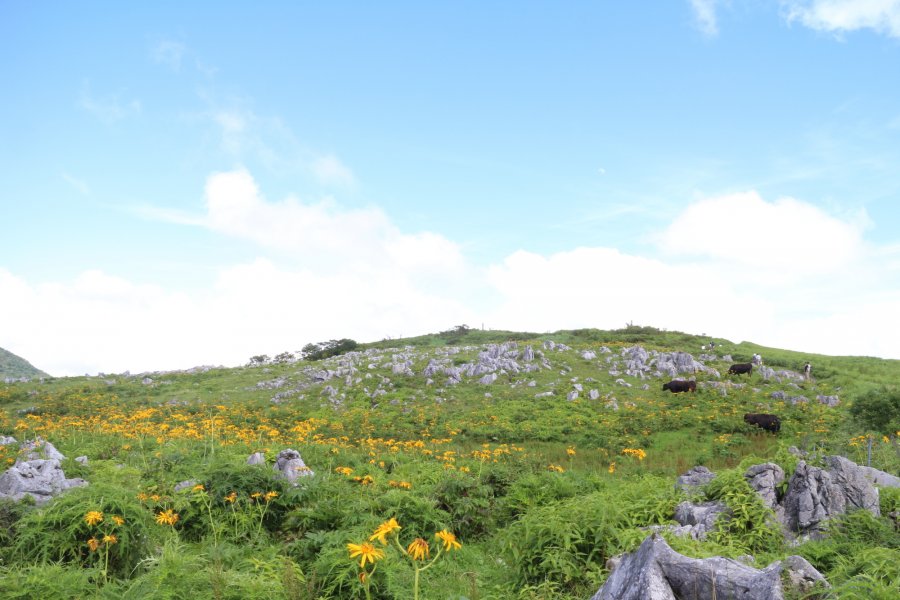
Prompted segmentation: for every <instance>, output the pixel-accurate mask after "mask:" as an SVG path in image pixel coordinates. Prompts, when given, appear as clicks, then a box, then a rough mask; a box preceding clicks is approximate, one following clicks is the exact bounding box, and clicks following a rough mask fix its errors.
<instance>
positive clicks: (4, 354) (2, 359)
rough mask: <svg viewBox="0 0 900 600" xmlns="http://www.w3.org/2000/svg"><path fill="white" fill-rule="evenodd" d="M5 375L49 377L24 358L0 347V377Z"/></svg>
mask: <svg viewBox="0 0 900 600" xmlns="http://www.w3.org/2000/svg"><path fill="white" fill-rule="evenodd" d="M6 377H17V378H18V377H49V375H48V374H47V373H44V372H43V371H41V370H40V369H36V368H35V367H34V366H33V365H32V364H31V363H30V362H28V361H27V360H25V359H24V358H22V357H20V356H16V355H15V354H13V353H12V352H10V351H9V350H4V349H3V348H0V378H6Z"/></svg>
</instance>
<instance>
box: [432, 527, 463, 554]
mask: <svg viewBox="0 0 900 600" xmlns="http://www.w3.org/2000/svg"><path fill="white" fill-rule="evenodd" d="M434 537H436V538H438V539H439V540H441V541H442V542H444V550H458V549H459V548H462V544H460V543H459V542H458V541H457V540H456V535H454V534H453V533H451V532H449V531H447V530H446V529H442V530H440V531H438V532H437V533H435V534H434Z"/></svg>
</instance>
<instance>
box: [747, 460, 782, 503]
mask: <svg viewBox="0 0 900 600" xmlns="http://www.w3.org/2000/svg"><path fill="white" fill-rule="evenodd" d="M744 479H746V480H747V483H749V484H750V487H752V488H753V489H754V490H756V493H757V494H759V495H760V497H761V498H762V500H763V504H765V505H766V507H767V508H775V506H776V505H777V504H778V492H777V489H778V486H779V485H781V483H782V482H784V469H782V468H781V467H779V466H778V465H776V464H775V463H764V464H761V465H753V466H752V467H750V468H749V469H747V472H746V473H744Z"/></svg>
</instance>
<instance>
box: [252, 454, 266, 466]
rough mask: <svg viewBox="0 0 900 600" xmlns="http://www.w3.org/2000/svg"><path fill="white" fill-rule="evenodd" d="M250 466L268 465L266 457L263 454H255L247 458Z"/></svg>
mask: <svg viewBox="0 0 900 600" xmlns="http://www.w3.org/2000/svg"><path fill="white" fill-rule="evenodd" d="M247 464H248V465H264V464H266V455H265V454H263V453H262V452H254V453H253V454H251V455H250V456H249V457H247Z"/></svg>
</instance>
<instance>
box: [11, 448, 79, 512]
mask: <svg viewBox="0 0 900 600" xmlns="http://www.w3.org/2000/svg"><path fill="white" fill-rule="evenodd" d="M87 484H88V483H87V481H85V480H84V479H77V478H76V479H66V475H65V473H63V470H62V467H60V465H59V460H57V459H55V458H47V459H43V458H38V459H34V460H24V461H18V462H17V463H16V464H14V465H13V466H12V467H10V468H9V469H7V470H6V472H4V473H3V474H2V475H0V498H11V499H13V500H16V501H18V500H22V499H23V498H25V496H31V498H33V499H34V501H35V503H36V504H44V503H46V502H48V501H49V500H50V498H52V497H53V496H55V495H57V494H59V493H60V492H63V491H65V490H67V489H69V488H72V487H81V486H85V485H87Z"/></svg>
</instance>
